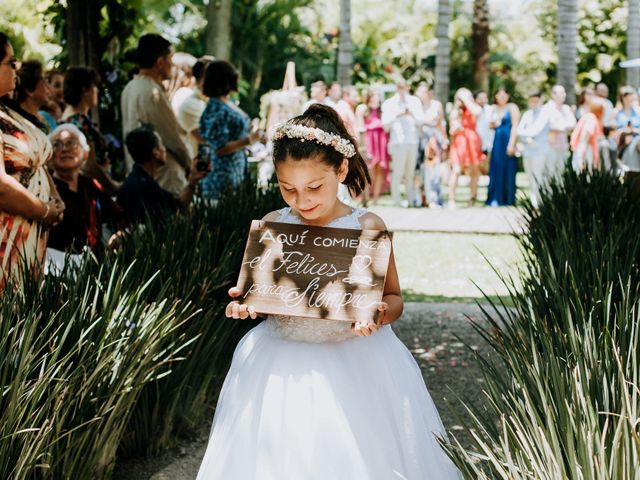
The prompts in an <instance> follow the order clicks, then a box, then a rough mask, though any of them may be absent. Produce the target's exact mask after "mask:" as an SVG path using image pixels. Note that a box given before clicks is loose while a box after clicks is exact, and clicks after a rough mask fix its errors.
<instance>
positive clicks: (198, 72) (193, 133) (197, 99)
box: [177, 55, 214, 158]
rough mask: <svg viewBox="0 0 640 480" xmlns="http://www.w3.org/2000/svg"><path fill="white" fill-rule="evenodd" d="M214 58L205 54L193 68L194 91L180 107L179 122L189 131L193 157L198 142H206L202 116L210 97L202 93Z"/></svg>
mask: <svg viewBox="0 0 640 480" xmlns="http://www.w3.org/2000/svg"><path fill="white" fill-rule="evenodd" d="M213 60H214V58H213V57H211V56H208V55H205V56H204V57H202V58H200V59H198V61H196V63H195V65H194V66H193V69H192V73H193V78H194V79H195V85H194V86H193V89H192V93H191V95H190V96H188V97H187V98H186V99H185V100H184V101H183V102H182V103H181V104H180V107H179V108H178V113H177V116H178V123H180V126H181V127H182V128H183V129H184V131H185V132H187V145H188V146H189V152H190V154H191V158H194V157H195V156H196V155H197V153H198V144H200V143H204V140H203V139H202V137H201V136H200V117H201V116H202V112H204V109H205V108H206V107H207V102H208V100H209V98H208V97H207V96H206V95H205V94H204V93H202V84H203V82H204V72H205V71H206V69H207V66H208V65H209V63H211V62H212V61H213Z"/></svg>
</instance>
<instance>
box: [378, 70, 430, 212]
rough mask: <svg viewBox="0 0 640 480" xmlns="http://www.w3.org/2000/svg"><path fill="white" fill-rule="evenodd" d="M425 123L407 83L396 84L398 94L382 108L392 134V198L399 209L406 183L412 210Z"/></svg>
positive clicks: (407, 195) (387, 126)
mask: <svg viewBox="0 0 640 480" xmlns="http://www.w3.org/2000/svg"><path fill="white" fill-rule="evenodd" d="M423 122H424V115H423V111H422V102H421V101H420V99H419V98H418V97H415V96H413V95H411V94H410V93H409V85H408V84H407V82H406V80H404V79H400V80H399V81H398V82H397V83H396V94H395V95H393V96H392V97H391V98H388V99H387V100H385V101H384V103H383V104H382V125H383V127H384V129H385V130H386V131H387V132H389V147H388V148H389V155H391V195H392V197H393V204H394V205H395V206H397V207H399V206H400V205H401V199H402V194H401V191H400V185H401V183H403V182H404V187H405V195H406V203H407V205H409V206H410V205H411V204H412V202H413V198H414V197H413V186H414V185H413V182H414V178H413V176H414V171H415V167H416V157H417V155H418V146H419V144H420V129H421V127H422V124H423Z"/></svg>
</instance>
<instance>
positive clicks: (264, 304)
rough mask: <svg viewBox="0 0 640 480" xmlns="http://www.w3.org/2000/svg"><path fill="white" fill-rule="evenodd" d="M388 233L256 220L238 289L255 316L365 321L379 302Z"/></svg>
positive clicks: (385, 271) (384, 270)
mask: <svg viewBox="0 0 640 480" xmlns="http://www.w3.org/2000/svg"><path fill="white" fill-rule="evenodd" d="M390 255H391V233H389V232H386V231H378V230H352V229H345V228H326V227H312V226H309V225H292V224H289V223H278V222H265V221H261V220H254V221H253V222H252V223H251V230H250V232H249V238H248V240H247V247H246V249H245V252H244V259H243V260H242V268H241V270H240V278H239V280H238V287H239V288H240V289H241V291H242V292H243V299H242V303H247V304H251V305H253V306H255V307H256V311H257V312H258V313H268V314H280V315H289V316H297V317H308V318H324V319H332V320H344V321H349V322H354V321H356V320H357V321H369V320H373V319H374V318H375V315H376V312H377V306H378V302H380V301H381V300H382V292H383V287H384V281H385V278H386V275H387V266H388V264H389V258H390Z"/></svg>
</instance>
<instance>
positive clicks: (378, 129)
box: [356, 90, 390, 203]
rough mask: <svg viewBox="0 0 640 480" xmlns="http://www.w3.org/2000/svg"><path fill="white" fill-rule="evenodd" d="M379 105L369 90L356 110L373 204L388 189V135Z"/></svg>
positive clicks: (378, 99)
mask: <svg viewBox="0 0 640 480" xmlns="http://www.w3.org/2000/svg"><path fill="white" fill-rule="evenodd" d="M380 104H381V101H380V95H378V93H377V92H376V91H375V90H369V91H368V92H367V94H366V97H365V103H363V104H361V105H358V108H357V109H356V123H357V125H358V131H359V134H360V145H361V146H363V147H364V150H365V151H366V158H367V159H368V162H367V163H368V166H369V173H370V174H371V189H370V198H371V200H372V202H373V203H375V202H376V201H377V200H378V198H379V197H380V195H381V194H382V193H384V192H385V191H386V190H387V189H388V188H389V173H390V167H389V152H388V151H387V141H388V135H387V132H385V131H384V129H383V128H382V121H381V119H380V115H381V113H380Z"/></svg>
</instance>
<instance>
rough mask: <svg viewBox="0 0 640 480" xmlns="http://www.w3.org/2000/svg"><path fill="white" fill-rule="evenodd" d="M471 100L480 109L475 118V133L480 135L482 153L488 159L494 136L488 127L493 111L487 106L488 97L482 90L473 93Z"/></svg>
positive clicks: (493, 132)
mask: <svg viewBox="0 0 640 480" xmlns="http://www.w3.org/2000/svg"><path fill="white" fill-rule="evenodd" d="M473 99H474V100H475V102H476V103H477V104H478V106H479V107H480V108H481V109H482V110H481V111H480V113H479V114H478V116H477V117H476V131H477V132H478V135H480V140H482V153H484V154H485V156H486V158H490V157H491V148H492V147H493V136H494V134H495V131H494V130H493V129H492V128H491V127H490V126H489V124H490V123H491V114H492V112H493V109H492V108H491V105H489V96H488V95H487V92H485V91H484V90H478V91H477V92H475V94H474V95H473Z"/></svg>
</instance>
